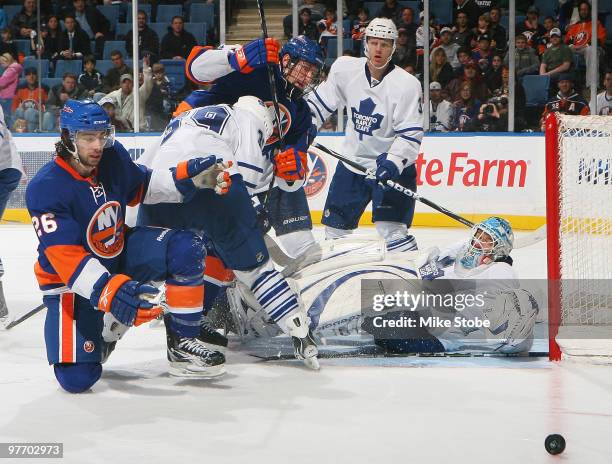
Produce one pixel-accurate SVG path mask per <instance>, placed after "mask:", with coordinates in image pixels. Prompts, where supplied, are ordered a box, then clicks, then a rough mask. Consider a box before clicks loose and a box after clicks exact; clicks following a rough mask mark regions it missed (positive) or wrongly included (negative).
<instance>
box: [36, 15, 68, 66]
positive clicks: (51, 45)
mask: <svg viewBox="0 0 612 464" xmlns="http://www.w3.org/2000/svg"><path fill="white" fill-rule="evenodd" d="M34 40H35V39H32V41H31V42H32V43H31V44H30V48H31V49H32V51H33V52H34V51H35V50H36V44H35V43H33V42H34ZM61 40H62V29H61V27H60V23H59V19H58V17H57V16H55V15H51V16H49V17H48V18H47V23H46V24H41V25H40V37H39V38H38V41H37V42H38V47H39V51H38V54H39V55H40V57H41V58H43V59H46V60H55V59H56V58H57V56H58V55H59V52H60V51H61V49H60V45H61Z"/></svg>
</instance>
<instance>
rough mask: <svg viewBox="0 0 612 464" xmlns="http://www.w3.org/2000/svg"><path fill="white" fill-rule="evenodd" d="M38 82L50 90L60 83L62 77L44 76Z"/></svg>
mask: <svg viewBox="0 0 612 464" xmlns="http://www.w3.org/2000/svg"><path fill="white" fill-rule="evenodd" d="M40 82H41V84H43V85H46V86H47V87H49V90H51V89H52V88H53V87H55V86H56V85H59V84H61V83H62V78H61V77H45V78H44V79H42V80H41V81H40Z"/></svg>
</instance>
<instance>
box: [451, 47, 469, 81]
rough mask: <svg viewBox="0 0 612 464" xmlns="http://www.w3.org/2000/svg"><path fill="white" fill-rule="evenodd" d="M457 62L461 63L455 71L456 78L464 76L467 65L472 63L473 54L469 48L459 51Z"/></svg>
mask: <svg viewBox="0 0 612 464" xmlns="http://www.w3.org/2000/svg"><path fill="white" fill-rule="evenodd" d="M457 61H459V66H458V67H457V69H455V77H461V76H463V71H464V68H465V65H466V64H468V63H471V62H472V52H471V51H470V50H468V49H467V48H460V49H458V50H457Z"/></svg>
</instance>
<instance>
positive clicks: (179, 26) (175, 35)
mask: <svg viewBox="0 0 612 464" xmlns="http://www.w3.org/2000/svg"><path fill="white" fill-rule="evenodd" d="M184 25H185V21H184V20H183V17H182V16H175V17H173V18H172V22H171V23H170V30H169V31H168V33H167V34H166V35H165V36H164V38H163V39H162V43H161V48H160V50H161V57H162V58H166V59H168V58H171V59H173V60H183V59H185V58H187V55H189V52H190V51H191V49H192V48H193V47H195V46H196V45H197V42H196V39H195V37H194V36H193V35H192V34H191V33H190V32H187V31H186V30H185V29H184Z"/></svg>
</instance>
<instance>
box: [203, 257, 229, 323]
mask: <svg viewBox="0 0 612 464" xmlns="http://www.w3.org/2000/svg"><path fill="white" fill-rule="evenodd" d="M213 255H214V252H211V251H209V252H208V254H207V255H206V266H205V268H204V314H206V313H207V312H208V311H210V309H211V308H212V307H213V304H214V303H215V300H216V299H217V295H219V292H220V291H221V289H223V288H225V287H227V286H228V285H230V284H231V282H233V281H234V273H233V272H232V270H231V269H228V268H226V267H225V265H224V264H223V261H221V259H220V258H218V257H217V256H213Z"/></svg>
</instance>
